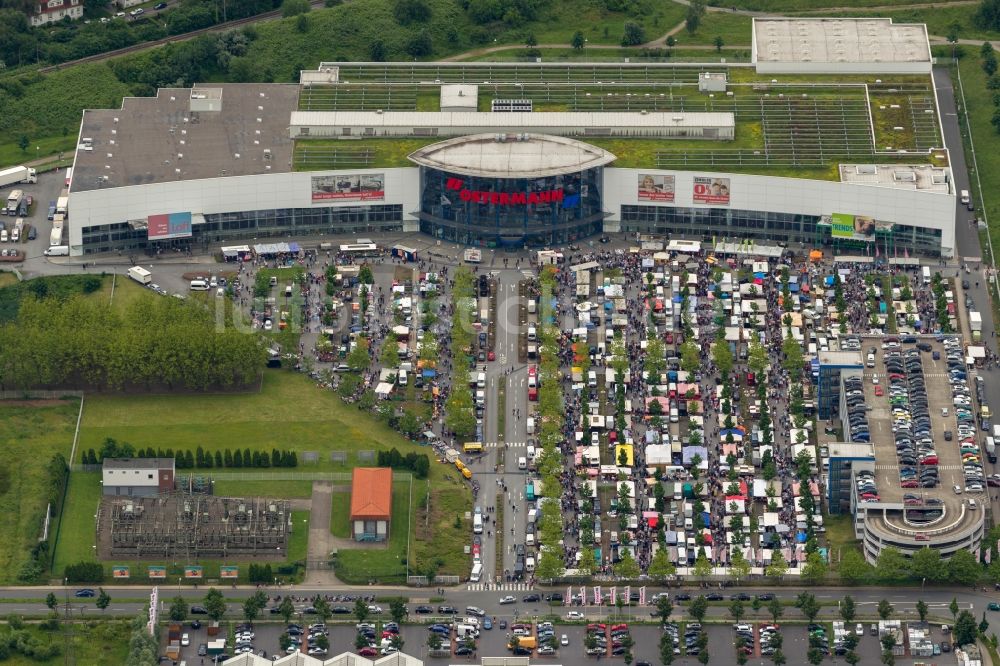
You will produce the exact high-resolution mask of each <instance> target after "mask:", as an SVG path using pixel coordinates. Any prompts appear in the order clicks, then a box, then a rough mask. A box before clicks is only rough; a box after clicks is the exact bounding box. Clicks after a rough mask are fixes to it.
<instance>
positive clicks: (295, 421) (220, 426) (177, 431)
mask: <svg viewBox="0 0 1000 666" xmlns="http://www.w3.org/2000/svg"><path fill="white" fill-rule="evenodd" d="M107 437H113V438H115V439H117V440H118V441H126V442H130V443H131V444H133V445H135V446H137V447H146V446H154V447H159V448H163V449H166V448H172V449H175V450H177V449H188V448H190V449H193V448H196V447H197V446H199V445H200V446H202V447H203V448H204V449H205V450H206V451H213V452H214V451H216V450H224V449H226V448H236V447H239V448H246V447H248V446H249V447H250V448H251V449H254V448H257V449H265V450H268V451H269V450H271V449H272V448H277V449H292V450H295V451H296V452H298V454H299V460H300V465H299V468H298V469H296V470H284V471H305V472H348V471H349V470H350V469H351V468H353V467H354V466H356V465H357V464H358V458H357V451H359V450H365V449H367V450H382V449H389V448H391V447H396V448H397V449H399V451H400V452H401V453H403V454H404V455H405V454H406V453H408V452H410V451H415V452H418V453H425V454H426V453H428V451H429V450H428V449H427V448H425V447H419V446H417V445H416V444H413V443H411V442H409V441H407V440H405V439H403V438H402V437H400V436H399V435H398V434H397V433H395V432H394V431H392V430H391V429H389V428H388V427H387V426H385V425H382V424H381V423H379V422H377V421H375V420H374V419H371V418H369V417H366V416H364V415H362V414H361V413H359V412H358V411H357V410H356V409H355V408H354V407H353V406H349V405H345V404H343V403H342V402H341V401H340V399H339V398H337V397H336V396H335V395H333V394H332V393H330V392H329V391H323V390H320V389H318V388H316V387H315V385H313V384H312V383H311V382H309V381H308V380H307V379H306V378H305V377H303V376H302V375H298V374H292V373H287V372H280V371H269V372H267V373H265V377H264V382H263V385H262V389H261V391H260V392H259V393H249V394H233V395H229V394H223V395H209V396H206V395H163V396H121V395H98V396H94V397H92V398H88V399H87V405H86V408H85V410H84V416H83V422H82V424H81V436H80V440H81V447H82V448H83V449H88V448H91V447H93V448H95V449H98V448H100V446H101V443H102V442H103V441H104V439H105V438H107ZM303 451H316V452H318V453H319V454H320V461H319V462H318V463H316V464H303V463H302V462H301V461H302V455H301V454H302V452H303ZM330 451H347V452H348V458H347V463H346V465H341V464H334V463H332V462H330V456H329V453H330ZM81 455H82V454H81ZM227 471H237V470H227ZM251 471H253V472H264V473H266V472H267V470H261V469H255V470H251ZM194 472H195V473H196V474H198V473H201V474H205V473H206V472H207V470H194ZM430 476H431V485H430V488H431V492H432V501H431V515H430V522H429V523H428V524H427V529H425V530H422V531H421V530H418V529H416V525H415V529H414V534H415V535H416V537H418V539H419V540H415V541H414V542H413V544H412V546H411V547H412V550H413V553H412V557H413V560H414V562H416V563H421V564H422V565H423V566H426V564H427V563H428V562H433V561H437V560H440V562H441V572H442V573H454V574H460V573H466V569H467V566H468V565H467V562H466V561H465V559H466V558H465V556H464V555H463V553H462V545H463V544H464V543H465V540H466V539H465V537H466V533H467V531H468V529H467V526H463V527H462V528H455V527H454V520H455V516H456V515H461V514H464V512H466V511H468V510H469V507H470V506H471V498H470V495H469V491H468V486H467V485H466V484H465V483H464V482H461V481H459V480H458V477H457V473H456V470H455V468H454V466H452V465H440V464H433V465H431V474H430ZM398 486H399V484H397V489H395V491H394V498H393V502H394V515H396V516H403V517H404V518H405V516H406V515H407V512H406V505H407V501H406V500H407V497H406V495H405V494H404V495H403V496H400V495H399V492H400V491H399V490H398ZM403 487H404V488H405V489H406V493H408V492H409V483H408V482H407V483H406V484H404V485H403ZM426 487H427V482H426V481H416V480H415V481H414V498H415V499H414V506H413V507H412V509H411V510H412V511H415V512H416V513H415V514H414V515H415V516H416V515H418V514H420V513H421V511H419V510H418V507H420V508H422V507H423V503H422V502H418V501H417V493H418V488H420V489H425V488H426ZM241 491H242V492H241ZM269 491H270V492H269ZM420 492H421V493H422V492H423V490H420ZM230 493H232V494H251V495H259V496H264V495H269V494H274V495H276V496H279V497H308V496H309V493H310V482H308V481H291V482H289V481H281V482H275V483H273V484H269V483H267V482H265V481H248V482H243V481H234V480H225V481H220V482H218V484H217V486H216V494H220V495H221V494H230ZM99 498H100V479H99V477H98V475H97V474H85V473H82V472H77V473H74V474H73V475H72V477H71V480H70V492H69V497H68V499H67V506H68V507H69V508H68V509H67V516H66V522H65V523H64V530H65V531H64V532H63V533H62V534H61V537H60V541H59V545H58V547H57V550H56V556H55V571H56V572H60V571H62V570H63V569H64V568H65V566H66V565H67V564H71V563H74V562H78V561H81V560H89V559H91V558H92V552H93V546H94V527H93V516H94V511H95V508H96V506H97V502H98V500H99ZM344 500H345V502H346V501H349V499H348V498H346V497H345V498H344ZM336 501H337V496H335V502H336ZM335 506H336V504H335ZM302 515H303V516H305V515H308V512H303V514H302ZM414 522H416V518H414ZM300 524H302V523H301V518H300V517H299V516H298V515H297V516H296V518H295V526H296V527H298V526H299V525H300ZM401 525H405V522H403V523H401V524H400V525H396V527H400V526H401ZM340 529H341V528H338V530H340ZM338 530H335V533H338ZM342 533H343V532H342V531H340V532H339V534H342ZM394 534H395V531H394ZM306 536H307V534H306V530H305V529H303V530H302V531H301V532H298V531H293V536H292V543H291V544H290V546H289V551H290V559H291V560H292V561H295V560H296V559H301V558H304V557H305V547H306V546H305V540H306ZM299 539H301V545H298V543H299V541H298V540H299ZM398 539H402V541H403V543H402V546H399V544H398V543H397V544H396V545H393V546H391V547H390V550H393V549H395V550H393V553H394V554H398V552H399V548H402V550H403V552H405V533H401V534H399V535H397V540H398ZM297 550H301V552H302V556H301V558H299V557H298V556H297V555H296V552H297ZM346 557H347V559H346V560H345V561H342V563H341V564H342V566H346V567H347V570H348V571H352V570H353V571H356V572H359V573H357V574H356V576H355V577H354V578H352V580H355V581H364V580H367V577H368V576H370V575H371V574H372V573H373V572H379V571H381V572H383V575H385V576H387V577H394V579H397V580H398V579H399V576H400V572H399V570H398V568H393V567H396V566H397V565H396V564H393V566H392V567H390V566H389V564H390V562H388V560H387V559H386V558H385V557H383V558H381V559H376V560H375V561H374V562H368V561H366V560H365V559H364V558H359V557H357V556H353V555H350V554H348V555H347V556H346ZM352 558H353V559H352ZM150 563H151V562H142V563H135V564H134V566H133V576H135V575H136V572H141V574H142V576H143V577H144V574H145V568H144V567H145V566H146V565H147V564H150ZM108 564H129V563H128V562H114V563H111V562H109V563H108ZM161 564H165V565H167V566H168V575H169V576H174V575H175V573H174V572H175V570H176V571H180V569H179V567H180V566H182V565H183V563H173V562H165V563H161ZM201 564H203V565H204V566H205V577H206V578H212V577H216V576H217V575H218V566H219V565H220V564H225V563H222V562H218V561H204V562H201ZM402 564H404V565H405V562H402ZM378 567H383V568H382V569H379V568H378ZM241 573H242V572H241Z"/></svg>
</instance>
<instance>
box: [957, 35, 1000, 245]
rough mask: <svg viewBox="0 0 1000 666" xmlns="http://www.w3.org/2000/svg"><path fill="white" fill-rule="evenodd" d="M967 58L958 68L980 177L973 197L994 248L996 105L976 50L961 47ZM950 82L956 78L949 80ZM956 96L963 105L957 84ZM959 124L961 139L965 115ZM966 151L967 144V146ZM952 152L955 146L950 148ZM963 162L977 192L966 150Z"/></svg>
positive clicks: (997, 218) (999, 234) (998, 162)
mask: <svg viewBox="0 0 1000 666" xmlns="http://www.w3.org/2000/svg"><path fill="white" fill-rule="evenodd" d="M964 49H965V53H966V56H965V57H964V58H962V59H961V60H960V61H959V62H960V65H959V66H960V67H961V71H962V88H961V91H964V93H965V110H966V111H967V113H968V115H969V122H970V123H971V125H972V138H973V140H974V141H975V146H976V160H977V163H978V165H979V171H980V174H981V177H982V184H983V188H984V190H983V191H982V192H978V194H979V195H981V196H982V199H980V197H979V196H976V195H975V194H974V197H973V198H974V200H975V203H976V207H977V209H978V208H979V207H980V201H981V200H982V201H984V202H985V206H986V219H987V220H988V221H989V233H990V234H991V236H992V238H993V246H994V248H1000V192H998V190H997V188H996V186H995V185H994V181H993V179H995V177H996V174H997V173H1000V135H998V134H997V132H996V130H995V129H994V128H993V125H992V124H991V122H990V120H991V118H992V117H993V113H994V110H995V108H996V107H995V106H994V105H993V100H992V93H991V91H990V90H989V89H988V88H987V87H986V74H985V73H984V72H983V69H982V67H981V66H980V64H979V53H978V49H975V48H970V47H964ZM952 78H953V80H954V79H955V77H952ZM955 97H956V98H957V102H958V104H961V103H962V98H961V95H960V90H959V88H958V84H957V81H956V86H955ZM959 119H960V121H961V122H962V134H963V137H965V136H966V135H967V128H966V127H965V114H960V115H959ZM966 148H968V145H966ZM953 149H954V147H953ZM966 159H967V163H968V166H969V169H970V174H969V176H970V180H971V183H972V187H973V189H974V190H978V187H977V182H976V177H975V174H974V173H971V169H972V168H973V166H972V159H971V156H970V155H969V152H968V150H966ZM988 254H989V249H988V248H987V247H986V244H985V242H984V244H983V255H984V256H987V255H988Z"/></svg>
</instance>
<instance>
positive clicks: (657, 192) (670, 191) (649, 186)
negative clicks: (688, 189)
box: [639, 173, 674, 202]
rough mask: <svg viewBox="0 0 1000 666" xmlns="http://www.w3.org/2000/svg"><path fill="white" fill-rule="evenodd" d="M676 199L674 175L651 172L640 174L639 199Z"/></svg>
mask: <svg viewBox="0 0 1000 666" xmlns="http://www.w3.org/2000/svg"><path fill="white" fill-rule="evenodd" d="M673 200H674V177H673V176H658V175H654V174H651V173H640V174H639V201H666V202H673Z"/></svg>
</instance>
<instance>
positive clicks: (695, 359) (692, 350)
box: [681, 340, 701, 375]
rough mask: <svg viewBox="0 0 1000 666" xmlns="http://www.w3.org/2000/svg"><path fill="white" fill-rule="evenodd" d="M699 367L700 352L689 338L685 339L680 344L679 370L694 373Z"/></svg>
mask: <svg viewBox="0 0 1000 666" xmlns="http://www.w3.org/2000/svg"><path fill="white" fill-rule="evenodd" d="M699 368H701V354H700V353H699V352H698V347H696V346H695V344H694V342H692V341H691V340H685V341H684V343H683V344H682V345H681V370H683V371H684V372H687V373H689V374H692V375H693V374H695V373H696V372H698V369H699Z"/></svg>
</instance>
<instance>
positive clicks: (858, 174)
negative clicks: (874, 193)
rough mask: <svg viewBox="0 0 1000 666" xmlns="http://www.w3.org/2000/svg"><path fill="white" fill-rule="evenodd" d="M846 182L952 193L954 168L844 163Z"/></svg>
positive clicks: (841, 172) (842, 176)
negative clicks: (952, 170) (952, 171)
mask: <svg viewBox="0 0 1000 666" xmlns="http://www.w3.org/2000/svg"><path fill="white" fill-rule="evenodd" d="M840 180H841V182H843V183H860V184H863V185H877V186H879V187H892V188H895V189H900V190H921V191H926V192H940V193H941V194H951V193H952V189H951V188H952V184H951V169H947V168H944V167H935V166H931V165H930V164H841V165H840Z"/></svg>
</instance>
